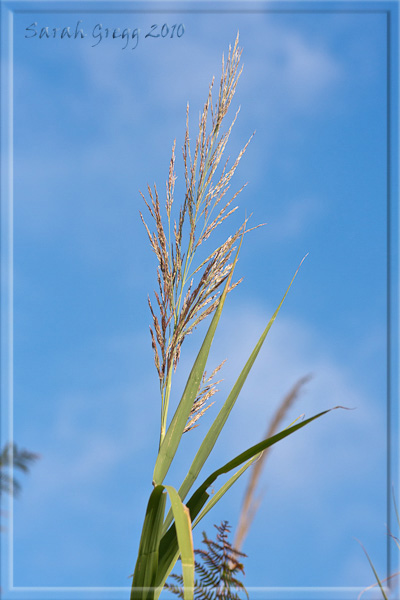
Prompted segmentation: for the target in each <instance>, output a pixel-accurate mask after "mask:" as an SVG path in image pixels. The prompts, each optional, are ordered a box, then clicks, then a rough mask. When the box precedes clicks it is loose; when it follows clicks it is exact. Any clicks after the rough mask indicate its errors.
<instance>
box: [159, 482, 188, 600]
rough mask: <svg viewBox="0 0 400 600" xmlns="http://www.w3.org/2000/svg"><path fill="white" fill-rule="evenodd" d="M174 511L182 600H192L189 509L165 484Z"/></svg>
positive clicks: (174, 491)
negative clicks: (181, 581) (180, 563)
mask: <svg viewBox="0 0 400 600" xmlns="http://www.w3.org/2000/svg"><path fill="white" fill-rule="evenodd" d="M165 490H166V491H167V492H168V495H169V499H170V501H171V507H172V512H173V513H174V519H175V526H176V533H177V537H178V546H179V552H180V555H181V562H182V576H183V589H184V591H183V595H184V600H193V593H194V550H193V539H192V522H191V519H190V513H189V509H188V508H187V507H186V506H185V505H184V504H183V503H182V500H181V499H180V497H179V494H178V492H177V491H176V490H175V488H173V487H171V486H170V485H166V486H165Z"/></svg>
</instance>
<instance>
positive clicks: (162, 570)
mask: <svg viewBox="0 0 400 600" xmlns="http://www.w3.org/2000/svg"><path fill="white" fill-rule="evenodd" d="M335 408H342V407H335ZM331 410H334V409H329V410H325V411H323V412H321V413H318V414H317V415H314V416H313V417H310V418H309V419H306V420H304V421H302V422H301V423H298V424H296V425H293V426H292V427H289V428H287V429H284V430H283V431H281V432H280V433H277V434H276V435H273V436H272V437H270V438H268V439H266V440H263V441H262V442H259V443H258V444H256V445H255V446H252V447H251V448H249V449H248V450H246V451H245V452H242V453H241V454H239V455H238V456H236V457H235V458H234V459H233V460H231V461H229V462H228V463H226V464H225V465H224V466H223V467H221V468H220V469H218V470H217V471H214V473H212V474H211V475H210V476H209V477H207V479H206V480H205V481H204V483H203V484H202V485H201V486H200V487H199V488H198V489H197V490H196V491H195V493H194V494H193V495H192V496H191V498H190V500H189V501H188V502H187V507H188V509H189V511H190V516H191V519H192V522H195V523H196V524H197V523H198V522H199V520H195V519H196V517H197V515H199V513H200V511H201V510H202V508H203V506H204V505H205V504H206V502H207V500H208V497H209V495H208V493H207V489H208V488H209V487H210V486H211V485H212V484H213V483H214V481H215V480H216V479H217V478H218V477H219V476H220V475H222V474H224V473H229V471H231V470H232V469H235V468H236V467H239V466H240V465H242V464H243V463H244V462H246V461H249V462H248V463H247V464H246V465H244V467H243V470H240V471H238V472H237V473H236V474H235V475H234V476H233V477H232V478H231V479H230V480H229V481H228V482H227V483H226V484H225V486H223V487H222V488H221V490H219V492H218V494H219V496H218V499H217V501H218V500H219V499H220V498H221V497H222V495H223V494H224V493H225V492H226V491H227V489H228V487H230V486H231V485H232V484H233V483H234V481H235V480H236V479H237V478H238V477H239V476H240V475H241V474H242V472H244V470H245V468H247V467H248V466H250V464H251V463H250V460H251V459H256V458H257V455H259V454H260V453H261V452H262V451H263V450H265V449H266V448H268V447H270V446H273V445H274V444H276V443H277V442H279V441H280V440H282V439H284V438H285V437H288V436H289V435H291V434H292V433H294V432H295V431H297V430H298V429H301V428H302V427H305V426H306V425H308V424H309V423H311V422H312V421H314V420H315V419H318V418H319V417H322V416H323V415H325V414H327V413H328V412H330V411H331ZM210 502H212V500H211V501H210ZM213 504H215V502H214V503H213ZM210 508H211V507H210ZM207 512H208V510H207ZM204 514H206V513H205V512H204ZM204 514H203V516H204ZM201 518H202V517H201ZM177 549H178V546H177V541H176V532H175V524H173V525H172V526H171V527H170V528H169V529H168V531H167V532H166V533H165V534H164V535H163V537H162V539H161V542H160V561H159V569H158V572H157V577H156V580H157V587H158V588H159V590H160V591H161V589H162V586H163V585H164V583H165V581H166V579H167V577H168V575H169V573H170V572H171V570H172V568H173V566H174V564H175V562H176V559H177Z"/></svg>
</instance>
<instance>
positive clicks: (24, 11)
mask: <svg viewBox="0 0 400 600" xmlns="http://www.w3.org/2000/svg"><path fill="white" fill-rule="evenodd" d="M0 1H1V0H0ZM74 1H76V3H77V4H78V2H79V0H74ZM109 1H110V0H105V3H107V4H108V3H109ZM302 1H309V2H313V1H314V0H302ZM340 1H342V2H346V1H347V0H339V2H340ZM364 1H368V0H364ZM369 1H371V3H374V4H377V2H376V0H369ZM42 2H46V0H42ZM278 2H279V0H278ZM24 3H25V2H24ZM101 3H102V1H100V2H99V4H101ZM274 3H275V2H274ZM17 4H18V2H15V1H14V2H13V1H11V2H3V6H4V8H6V9H8V23H9V26H10V27H9V44H8V52H9V59H10V65H9V77H8V82H9V86H10V90H9V106H8V111H9V130H8V131H9V135H8V152H9V173H8V193H9V200H10V206H9V219H8V221H9V225H10V230H9V244H8V246H9V247H8V251H9V253H10V254H9V261H8V262H9V268H10V272H9V274H8V283H9V285H10V289H9V296H8V297H9V307H8V312H9V315H10V327H9V336H10V340H9V348H8V350H9V353H10V354H9V357H10V358H11V360H10V366H9V377H10V381H9V389H10V398H11V399H12V400H13V360H12V357H13V41H14V40H13V24H14V20H13V14H14V13H15V14H29V13H31V12H35V13H36V14H46V13H48V14H76V13H79V14H96V13H98V12H99V10H94V9H83V10H80V9H78V7H77V8H76V9H65V10H63V9H51V8H50V6H49V7H48V8H47V9H38V10H35V11H32V10H29V9H18V8H16V9H15V10H13V6H14V5H17ZM51 4H54V0H49V5H51ZM86 4H87V2H84V5H86ZM184 4H186V2H184ZM265 4H266V5H267V4H268V2H265ZM281 4H286V5H287V7H288V8H287V9H286V10H285V9H282V8H281V9H277V8H272V7H271V8H260V9H257V8H253V9H251V8H246V9H239V8H226V9H223V8H221V9H212V8H210V9H207V8H205V9H195V8H194V9H189V8H182V9H179V8H176V9H164V8H162V7H160V8H158V9H141V8H138V9H125V8H121V9H108V10H107V9H104V10H101V12H102V13H103V14H160V13H161V14H177V13H182V14H266V13H272V14H288V13H290V14H382V15H384V14H386V17H387V18H386V34H387V66H386V69H387V73H386V93H387V115H386V129H387V177H386V180H387V427H386V429H387V502H386V504H387V519H388V523H389V524H390V523H391V513H392V510H391V497H390V479H391V464H392V461H391V427H390V417H391V409H392V402H391V387H392V377H391V356H392V336H391V330H390V327H391V324H392V320H391V310H392V308H391V298H392V288H391V281H390V278H391V265H392V262H391V243H392V237H391V219H390V217H391V188H392V185H391V161H392V135H391V127H390V122H391V119H390V117H391V110H392V103H391V94H392V86H391V68H392V63H391V40H392V19H391V16H392V10H393V7H394V6H398V2H396V1H395V2H385V4H387V5H388V7H390V8H387V9H383V8H382V9H362V8H359V9H356V8H349V9H346V8H343V9H337V10H334V9H330V8H326V9H325V8H320V9H308V8H304V9H292V10H291V9H290V8H289V6H290V5H292V4H293V2H282V3H281ZM352 4H354V2H352ZM12 407H13V402H11V407H10V415H9V419H8V421H9V427H10V434H11V438H10V439H11V440H12V436H13V408H12ZM11 509H13V501H12V498H11ZM11 517H12V518H11V524H10V535H11V539H10V544H9V545H10V547H11V548H10V550H11V556H10V553H9V566H10V569H11V572H10V583H11V588H10V591H21V592H23V591H33V592H35V591H58V592H62V591H85V592H89V591H97V592H99V591H121V592H122V591H125V590H130V588H129V587H100V586H97V587H87V586H75V587H73V586H72V587H57V586H44V587H23V586H14V585H13V510H11ZM386 545H387V575H389V574H390V565H391V555H392V551H391V548H392V545H391V544H390V538H389V537H388V539H387V544H386ZM247 589H248V590H253V591H257V590H259V591H265V590H267V591H269V592H273V591H280V592H290V591H295V590H297V591H302V592H314V591H315V592H317V591H328V590H335V591H342V592H344V591H362V590H363V588H360V587H248V588H247ZM385 589H389V590H390V587H389V588H385Z"/></svg>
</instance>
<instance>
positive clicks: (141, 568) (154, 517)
mask: <svg viewBox="0 0 400 600" xmlns="http://www.w3.org/2000/svg"><path fill="white" fill-rule="evenodd" d="M163 491H164V490H163V487H162V486H157V487H156V488H155V489H154V490H153V491H152V493H151V495H150V498H149V501H148V504H147V509H146V516H145V519H144V524H143V529H142V535H141V538H140V544H139V552H138V558H137V561H136V567H135V572H134V574H133V580H132V590H131V600H150V599H151V598H152V592H151V588H154V587H155V582H156V575H157V569H158V558H159V557H158V551H159V546H160V540H161V530H162V524H163V519H164V511H165V503H166V495H165V494H164V493H163Z"/></svg>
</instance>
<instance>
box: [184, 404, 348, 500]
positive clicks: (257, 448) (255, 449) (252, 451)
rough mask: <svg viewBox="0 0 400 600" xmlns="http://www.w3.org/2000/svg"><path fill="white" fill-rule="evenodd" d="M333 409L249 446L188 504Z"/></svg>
mask: <svg viewBox="0 0 400 600" xmlns="http://www.w3.org/2000/svg"><path fill="white" fill-rule="evenodd" d="M335 408H341V407H335ZM331 410H334V409H328V410H324V411H323V412H320V413H318V414H317V415H314V416H313V417H310V418H309V419H306V420H305V421H302V422H301V423H297V425H293V427H289V428H288V429H284V430H283V431H281V432H280V433H277V434H275V435H273V436H272V437H270V438H267V439H266V440H263V441H262V442H259V443H258V444H255V445H254V446H251V448H248V450H245V452H242V453H241V454H239V455H238V456H236V457H235V458H234V459H232V460H230V461H229V462H227V463H226V464H225V465H224V466H223V467H221V468H219V469H217V470H216V471H214V473H211V475H209V476H208V477H207V479H206V480H205V481H204V482H203V483H202V485H201V486H200V487H199V488H198V489H197V490H196V491H195V493H194V494H193V495H192V497H191V499H190V500H189V502H188V506H189V504H190V503H192V502H193V503H194V504H196V502H197V499H198V497H202V496H203V494H204V492H205V491H207V489H208V488H209V487H210V485H212V484H213V483H214V481H215V480H216V479H217V478H218V477H219V476H220V475H223V474H225V473H229V471H232V469H235V468H236V467H239V466H240V465H241V464H243V463H244V462H245V461H247V460H249V459H251V458H252V457H253V456H255V455H256V454H259V453H260V452H262V451H263V450H265V449H266V448H269V447H270V446H273V445H274V444H276V443H277V442H279V441H280V440H283V439H284V438H285V437H288V436H289V435H291V434H292V433H294V432H295V431H297V430H298V429H301V428H302V427H305V426H306V425H308V424H309V423H311V422H312V421H315V419H318V418H319V417H322V416H323V415H326V414H327V413H328V412H330V411H331Z"/></svg>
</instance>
